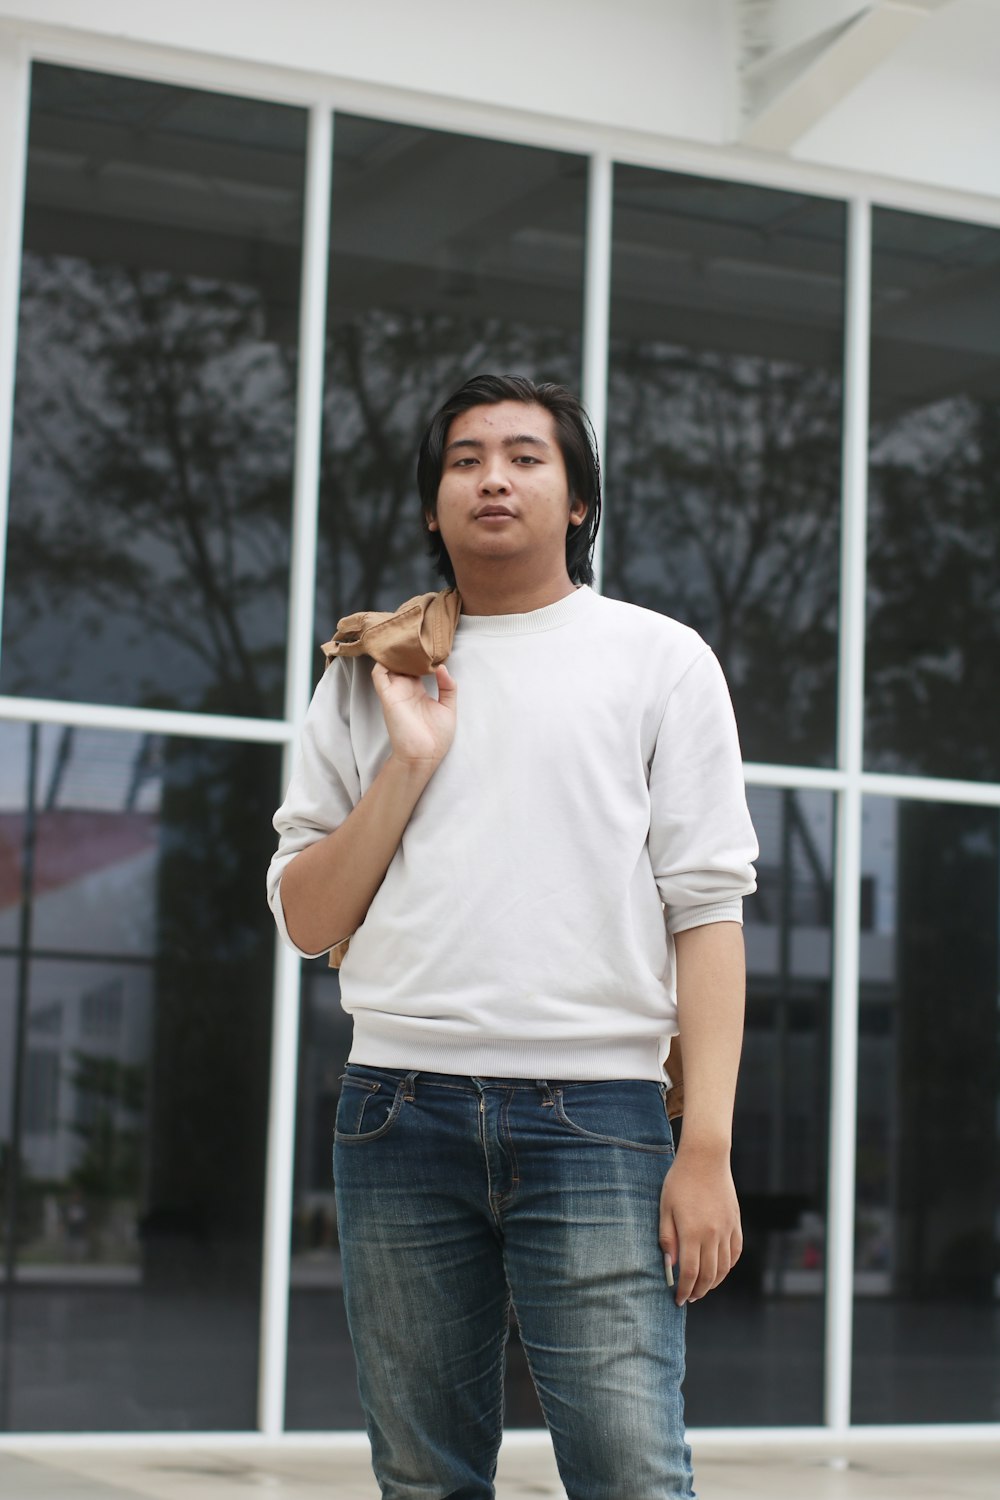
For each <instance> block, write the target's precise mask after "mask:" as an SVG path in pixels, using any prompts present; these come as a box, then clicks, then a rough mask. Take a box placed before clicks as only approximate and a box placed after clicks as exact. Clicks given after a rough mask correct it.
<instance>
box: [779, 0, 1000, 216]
mask: <svg viewBox="0 0 1000 1500" xmlns="http://www.w3.org/2000/svg"><path fill="white" fill-rule="evenodd" d="M793 154H794V155H795V156H796V157H797V158H799V159H800V160H803V161H813V162H822V163H825V164H827V165H833V166H838V167H849V168H854V169H856V170H857V171H860V172H877V173H880V174H884V175H885V176H888V177H901V178H906V179H907V180H909V181H913V182H926V183H936V184H940V185H941V186H945V187H951V188H957V189H962V190H964V191H968V192H974V193H987V194H989V195H991V196H993V197H1000V0H953V3H952V4H951V5H946V6H945V7H944V8H943V9H942V10H939V11H936V12H934V13H933V14H931V15H929V16H928V17H927V19H926V20H925V21H924V22H923V23H922V24H921V25H920V26H919V27H918V28H917V30H915V31H914V32H912V33H911V35H910V36H909V37H907V38H906V40H905V41H904V42H903V43H901V45H900V46H899V48H898V50H897V51H896V52H895V53H894V54H893V55H892V57H890V58H889V59H888V61H887V62H886V63H884V64H883V65H882V66H881V67H880V68H877V69H876V70H875V71H874V73H872V74H870V75H869V76H868V78H866V79H865V80H864V82H862V83H861V84H859V85H858V87H857V88H855V89H854V90H853V91H852V92H851V93H850V94H848V95H847V96H846V98H844V99H842V100H841V101H840V103H839V104H837V105H836V106H835V108H834V109H832V110H831V111H830V113H829V114H827V115H826V116H825V117H824V118H823V119H822V120H821V121H820V122H819V123H818V124H817V125H815V126H814V127H813V128H812V130H810V131H809V132H808V133H807V134H806V135H805V136H803V137H802V139H801V140H800V141H799V142H798V144H797V145H796V147H795V148H794V151H793Z"/></svg>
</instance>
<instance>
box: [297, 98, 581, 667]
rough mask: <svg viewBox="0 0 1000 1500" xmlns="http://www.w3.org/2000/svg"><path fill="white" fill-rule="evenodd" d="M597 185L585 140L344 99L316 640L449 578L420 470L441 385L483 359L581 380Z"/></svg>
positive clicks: (485, 365)
mask: <svg viewBox="0 0 1000 1500" xmlns="http://www.w3.org/2000/svg"><path fill="white" fill-rule="evenodd" d="M586 188H587V164H586V160H585V158H583V157H580V156H570V155H566V154H565V153H562V152H558V151H542V150H537V149H535V148H533V147H529V146H514V145H509V144H506V143H504V142H500V141H489V140H479V139H476V138H474V137H471V136H461V135H449V134H446V133H444V132H440V131H434V130H423V129H419V128H416V127H414V126H408V125H395V124H391V123H389V122H387V121H380V120H364V119H357V118H355V117H353V116H350V115H338V116H337V117H336V121H335V128H334V156H333V203H332V225H331V242H330V253H331V261H330V282H329V301H328V308H329V316H328V323H327V335H328V348H327V364H326V397H325V408H324V418H325V420H324V428H323V464H322V490H321V521H320V538H319V559H318V572H317V594H316V610H317V615H316V628H317V631H318V637H317V638H318V640H321V641H322V640H326V639H327V637H328V636H330V635H331V634H332V633H333V629H334V626H335V625H336V621H337V619H338V618H339V617H340V616H341V615H343V614H347V613H350V612H351V611H353V610H356V609H365V608H378V609H391V608H394V607H395V605H397V604H399V603H400V602H401V601H402V600H403V599H406V598H407V597H408V596H409V595H411V594H415V593H419V592H422V591H423V590H425V589H432V588H442V587H443V586H444V585H443V583H442V582H441V581H440V580H439V579H438V578H437V575H436V574H435V573H434V571H433V568H432V565H431V562H430V559H429V557H428V555H427V547H426V543H425V540H424V536H423V531H422V527H421V523H420V512H419V505H418V501H417V488H416V478H415V470H416V457H417V447H418V444H419V440H420V436H421V433H422V432H423V429H424V426H425V425H426V422H427V420H428V419H429V417H430V416H431V414H432V412H433V411H434V410H435V409H436V407H437V406H438V405H440V403H441V401H443V400H444V399H445V397H447V396H448V395H450V394H451V392H452V391H453V390H454V389H455V388H456V387H457V386H459V385H461V384H462V382H463V381H464V380H466V379H468V378H469V377H470V376H472V375H477V374H481V373H483V372H492V373H499V374H506V373H511V374H517V375H527V376H530V377H531V378H533V379H540V380H557V381H559V382H561V383H562V384H565V385H568V386H569V387H570V388H571V389H574V390H578V389H579V385H580V326H581V318H582V311H583V238H584V222H585V218H586Z"/></svg>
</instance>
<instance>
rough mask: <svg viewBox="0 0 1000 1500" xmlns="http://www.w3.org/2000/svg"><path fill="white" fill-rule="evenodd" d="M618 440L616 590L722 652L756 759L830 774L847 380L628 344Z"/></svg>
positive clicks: (615, 410) (611, 489)
mask: <svg viewBox="0 0 1000 1500" xmlns="http://www.w3.org/2000/svg"><path fill="white" fill-rule="evenodd" d="M609 425H610V430H609V476H610V477H609V484H608V504H607V510H606V517H605V528H606V530H605V544H604V545H605V550H604V579H605V587H606V589H607V591H608V592H609V593H613V594H616V595H618V596H619V597H621V598H626V599H632V600H634V601H636V602H637V603H640V604H643V605H646V606H648V607H649V608H652V609H659V610H662V611H664V612H666V613H668V614H671V615H673V616H675V617H676V618H678V619H681V620H683V621H685V622H686V623H687V624H690V625H692V626H693V627H694V628H695V629H696V630H699V631H700V632H701V633H702V634H703V635H704V636H705V637H706V639H707V640H709V641H710V642H711V644H712V645H713V646H714V648H715V649H716V651H717V652H718V654H719V656H720V658H721V660H722V662H723V665H724V667H725V668H726V671H727V674H728V677H729V681H730V686H731V688H732V691H733V697H734V700H735V702H736V707H737V715H738V718H739V721H740V728H741V733H742V737H743V744H744V750H745V752H746V754H747V756H748V757H749V758H750V759H753V760H773V761H779V762H787V761H804V762H805V763H810V762H812V763H820V764H824V763H829V762H830V761H831V759H832V756H833V736H834V701H835V683H836V632H837V592H838V563H837V557H838V544H839V537H838V532H839V509H840V500H839V490H840V379H839V374H838V373H837V372H834V371H830V370H826V369H823V368H812V369H809V368H803V367H801V366H798V365H793V364H791V363H788V362H782V361H777V360H773V359H766V358H762V357H752V356H745V355H744V356H738V355H721V354H717V353H714V352H707V351H706V352H702V351H692V350H687V349H680V348H676V347H671V346H669V345H664V344H648V345H625V344H623V345H620V346H619V347H618V348H616V350H615V352H614V356H613V365H612V381H611V400H610V424H609Z"/></svg>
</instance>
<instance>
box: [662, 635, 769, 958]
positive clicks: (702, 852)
mask: <svg viewBox="0 0 1000 1500" xmlns="http://www.w3.org/2000/svg"><path fill="white" fill-rule="evenodd" d="M649 794H650V809H651V810H650V829H649V852H650V859H651V861H652V865H653V874H654V876H655V878H656V883H657V886H658V888H659V892H660V898H661V900H662V901H663V904H664V906H665V908H666V918H667V928H668V930H669V931H670V932H672V933H677V932H684V931H685V930H686V929H687V928H689V927H701V926H703V925H705V924H706V923H709V922H740V921H742V919H743V899H742V898H743V897H744V896H748V895H749V894H750V893H751V892H752V891H754V890H756V888H757V880H756V876H755V874H754V869H753V864H752V861H753V860H754V859H756V857H757V853H758V850H757V840H756V838H755V836H754V831H753V825H752V823H751V822H750V813H749V811H748V809H747V800H746V790H745V788H744V783H743V764H742V759H741V756H740V745H739V737H738V735H737V732H736V720H735V718H734V716H733V706H732V702H731V700H730V697H729V689H728V687H727V686H726V680H725V678H724V677H723V674H722V668H721V667H720V666H719V663H718V661H717V660H716V658H715V656H714V655H713V653H712V652H711V650H709V648H708V647H706V648H705V650H704V652H703V653H702V654H701V655H699V656H698V657H696V658H695V660H694V661H693V662H692V664H691V665H690V666H689V667H688V669H687V671H686V672H685V673H684V675H683V676H682V677H681V679H680V681H679V682H678V683H677V684H676V685H675V686H674V688H673V690H672V692H671V694H670V696H669V698H668V700H667V703H666V707H665V708H664V711H663V717H662V719H661V721H660V727H659V731H658V734H657V738H656V746H655V749H654V752H653V758H652V762H651V764H650V774H649Z"/></svg>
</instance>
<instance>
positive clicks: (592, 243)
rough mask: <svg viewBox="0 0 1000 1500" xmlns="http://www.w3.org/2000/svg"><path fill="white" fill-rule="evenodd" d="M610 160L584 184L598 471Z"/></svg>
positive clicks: (587, 362)
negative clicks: (585, 189) (585, 190)
mask: <svg viewBox="0 0 1000 1500" xmlns="http://www.w3.org/2000/svg"><path fill="white" fill-rule="evenodd" d="M612 175H613V166H612V162H611V157H610V156H609V155H608V154H607V153H606V152H603V151H597V152H595V153H594V155H593V156H592V157H591V158H590V172H589V174H588V179H587V244H586V258H585V271H584V293H583V404H584V406H585V407H586V408H587V412H588V414H589V416H590V420H591V422H592V424H593V428H594V436H595V437H596V439H597V451H598V453H599V454H600V456H601V467H602V470H603V467H604V461H605V458H604V450H605V442H606V438H607V414H608V318H609V314H610V307H611V201H612V198H611V195H612ZM602 543H603V532H601V531H599V532H598V533H597V545H596V546H595V548H594V587H595V589H598V590H599V589H600V587H601V560H602V557H603V545H602Z"/></svg>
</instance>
